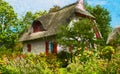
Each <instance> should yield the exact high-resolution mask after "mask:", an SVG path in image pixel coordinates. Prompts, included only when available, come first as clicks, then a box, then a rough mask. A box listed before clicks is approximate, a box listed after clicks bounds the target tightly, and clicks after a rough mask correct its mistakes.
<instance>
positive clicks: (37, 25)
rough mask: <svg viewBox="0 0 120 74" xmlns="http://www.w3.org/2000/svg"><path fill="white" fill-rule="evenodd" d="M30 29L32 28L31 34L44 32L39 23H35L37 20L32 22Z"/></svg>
mask: <svg viewBox="0 0 120 74" xmlns="http://www.w3.org/2000/svg"><path fill="white" fill-rule="evenodd" d="M32 27H33V33H35V32H39V31H45V29H44V28H43V26H42V24H41V22H40V21H37V20H35V21H34V22H33V24H32Z"/></svg>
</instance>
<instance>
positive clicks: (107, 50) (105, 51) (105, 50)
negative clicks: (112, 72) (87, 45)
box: [101, 46, 115, 61]
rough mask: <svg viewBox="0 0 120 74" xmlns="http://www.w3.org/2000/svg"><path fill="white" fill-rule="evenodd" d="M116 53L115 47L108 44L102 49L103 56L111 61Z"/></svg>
mask: <svg viewBox="0 0 120 74" xmlns="http://www.w3.org/2000/svg"><path fill="white" fill-rule="evenodd" d="M114 53H115V49H114V48H113V47H112V46H106V47H105V48H103V49H102V53H101V56H102V57H103V58H105V59H108V60H109V61H110V60H111V58H112V55H113V54H114Z"/></svg>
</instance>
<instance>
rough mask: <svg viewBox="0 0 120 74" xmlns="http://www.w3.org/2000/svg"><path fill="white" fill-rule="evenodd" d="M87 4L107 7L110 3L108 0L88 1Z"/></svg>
mask: <svg viewBox="0 0 120 74" xmlns="http://www.w3.org/2000/svg"><path fill="white" fill-rule="evenodd" d="M87 2H88V4H90V5H106V4H107V3H108V2H107V0H87Z"/></svg>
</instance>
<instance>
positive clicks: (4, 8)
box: [0, 0, 17, 47]
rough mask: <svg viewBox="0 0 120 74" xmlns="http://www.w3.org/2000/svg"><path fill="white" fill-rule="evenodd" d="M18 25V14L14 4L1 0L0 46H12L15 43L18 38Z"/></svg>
mask: <svg viewBox="0 0 120 74" xmlns="http://www.w3.org/2000/svg"><path fill="white" fill-rule="evenodd" d="M16 25H17V14H16V13H15V12H14V10H13V8H12V6H10V5H9V4H8V3H7V2H5V1H4V0H0V47H1V46H5V47H11V46H13V45H14V44H15V42H16V39H17V37H16V36H17V35H16V33H15V31H16V28H17V26H16ZM13 29H14V30H13Z"/></svg>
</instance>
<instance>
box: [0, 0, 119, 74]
mask: <svg viewBox="0 0 120 74" xmlns="http://www.w3.org/2000/svg"><path fill="white" fill-rule="evenodd" d="M0 4H3V5H2V6H0V11H3V10H6V9H8V8H9V9H10V11H9V12H8V11H3V12H6V14H8V15H12V16H8V15H4V13H3V12H0V16H1V17H4V18H6V17H7V18H6V20H7V22H6V21H5V20H3V21H1V20H0V25H1V24H2V25H4V26H0V30H1V31H0V73H1V74H119V73H120V47H119V45H120V44H119V43H120V35H119V33H120V32H119V28H117V29H114V31H113V32H112V28H111V27H110V23H109V22H110V15H109V12H108V11H107V10H106V9H104V8H102V7H101V6H99V5H98V6H95V7H91V6H89V5H86V9H87V10H89V12H90V13H91V14H92V15H93V16H94V17H96V18H95V20H96V24H95V23H93V22H92V21H91V19H89V18H88V17H87V16H83V15H82V17H79V20H78V21H77V22H72V24H73V25H74V26H72V27H71V26H69V23H66V26H63V25H62V26H59V28H60V31H59V32H58V33H57V34H56V35H55V37H54V39H56V43H58V44H60V45H62V46H63V47H65V48H70V49H67V50H70V51H67V50H63V51H61V52H59V53H56V52H51V53H48V52H47V54H46V52H40V53H39V54H35V53H32V52H26V53H23V47H24V44H22V42H20V41H19V38H20V37H21V35H23V34H24V32H26V28H27V27H29V26H30V25H29V24H31V23H32V21H33V20H34V19H36V18H38V17H39V16H44V15H46V14H47V15H48V14H53V13H54V12H55V13H57V12H61V11H62V10H64V9H65V8H67V7H70V6H71V5H70V6H66V7H65V8H62V9H60V7H59V6H54V7H53V8H51V9H50V10H49V12H46V11H44V12H41V11H40V12H36V13H34V14H33V13H31V12H27V13H26V15H25V16H24V17H23V18H22V19H17V15H16V14H15V13H14V10H13V8H12V7H11V6H10V5H9V4H8V3H6V2H5V1H2V0H0ZM72 5H74V4H72ZM72 7H74V6H72ZM72 7H71V8H72ZM69 9H70V8H69ZM66 13H67V12H66ZM71 13H72V12H71ZM104 16H105V17H104ZM70 17H71V16H70ZM85 17H87V18H85ZM8 18H9V19H8ZM83 18H84V19H83ZM13 19H14V20H13ZM103 20H105V21H104V22H103ZM67 21H68V20H67ZM3 22H4V23H5V24H6V25H5V24H3ZM11 22H12V24H13V25H10V23H11ZM53 22H54V21H53ZM90 24H91V25H90ZM103 25H104V26H103ZM10 27H13V28H14V29H15V30H11V29H10ZM93 27H94V28H93ZM28 31H29V30H27V32H28ZM34 31H36V30H34ZM98 32H99V33H100V34H101V35H98ZM111 32H112V33H111ZM110 33H111V34H110ZM109 34H110V35H109ZM45 39H47V38H45Z"/></svg>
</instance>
